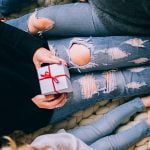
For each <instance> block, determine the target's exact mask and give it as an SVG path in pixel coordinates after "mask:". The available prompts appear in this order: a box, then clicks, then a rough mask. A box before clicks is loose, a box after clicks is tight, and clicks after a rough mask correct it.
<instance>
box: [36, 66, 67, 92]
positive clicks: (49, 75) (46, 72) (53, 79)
mask: <svg viewBox="0 0 150 150" xmlns="http://www.w3.org/2000/svg"><path fill="white" fill-rule="evenodd" d="M47 67H48V71H45V74H41V75H40V76H41V77H42V78H40V79H39V80H45V79H49V78H51V79H52V84H53V88H54V92H55V93H58V91H57V90H56V87H55V83H59V81H58V79H57V78H59V77H63V76H66V77H67V78H69V77H68V76H67V75H66V74H61V75H56V76H52V75H51V70H50V66H47Z"/></svg>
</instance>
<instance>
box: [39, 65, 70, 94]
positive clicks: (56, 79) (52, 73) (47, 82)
mask: <svg viewBox="0 0 150 150" xmlns="http://www.w3.org/2000/svg"><path fill="white" fill-rule="evenodd" d="M38 78H39V82H40V88H41V94H43V95H49V94H58V93H69V92H72V85H71V81H70V74H69V70H68V68H67V67H66V66H64V65H62V64H61V65H58V64H52V65H48V66H44V67H41V68H39V69H38Z"/></svg>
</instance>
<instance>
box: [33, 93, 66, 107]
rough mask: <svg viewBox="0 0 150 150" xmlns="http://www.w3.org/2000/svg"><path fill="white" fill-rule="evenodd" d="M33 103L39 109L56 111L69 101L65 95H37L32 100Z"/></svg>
mask: <svg viewBox="0 0 150 150" xmlns="http://www.w3.org/2000/svg"><path fill="white" fill-rule="evenodd" d="M32 101H33V102H34V103H35V104H36V105H37V106H38V107H39V108H44V109H55V108H58V107H62V106H63V105H64V104H65V103H66V101H67V95H66V94H65V93H62V94H56V95H48V96H45V95H37V96H35V97H33V98H32Z"/></svg>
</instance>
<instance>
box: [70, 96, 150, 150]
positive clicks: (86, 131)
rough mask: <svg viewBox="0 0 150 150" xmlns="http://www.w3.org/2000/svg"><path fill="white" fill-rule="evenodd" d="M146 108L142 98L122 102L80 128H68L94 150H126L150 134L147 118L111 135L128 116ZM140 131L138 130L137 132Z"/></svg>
mask: <svg viewBox="0 0 150 150" xmlns="http://www.w3.org/2000/svg"><path fill="white" fill-rule="evenodd" d="M143 110H144V105H143V103H142V102H141V100H140V98H135V99H133V100H132V101H130V102H128V103H125V104H122V105H120V106H118V107H116V108H115V109H113V110H112V111H110V112H108V113H107V114H105V115H104V116H103V117H102V118H101V119H98V120H97V121H95V122H93V123H90V124H88V125H85V126H81V127H79V128H75V129H72V130H68V131H67V132H69V133H71V134H73V135H74V136H76V137H77V138H79V139H81V140H82V141H83V142H85V143H86V144H88V145H89V146H90V147H92V148H93V149H94V150H126V149H127V148H128V147H130V146H132V145H133V144H135V143H136V142H138V141H140V140H141V139H143V138H145V137H147V136H149V135H150V127H149V126H148V124H147V123H146V121H145V120H143V121H141V122H140V123H138V124H137V125H135V126H134V127H132V128H130V129H128V130H125V131H123V132H120V133H117V134H114V135H111V134H112V133H113V132H114V130H115V129H116V128H117V127H118V126H119V125H120V124H121V123H122V122H124V121H125V120H126V119H127V118H130V117H131V116H133V115H134V114H135V113H137V112H141V111H143ZM137 131H138V132H137Z"/></svg>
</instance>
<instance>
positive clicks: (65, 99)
mask: <svg viewBox="0 0 150 150" xmlns="http://www.w3.org/2000/svg"><path fill="white" fill-rule="evenodd" d="M66 102H67V94H65V98H64V100H63V101H62V102H61V103H59V104H58V105H57V106H56V107H55V108H59V107H62V106H64V105H65V104H66Z"/></svg>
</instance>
